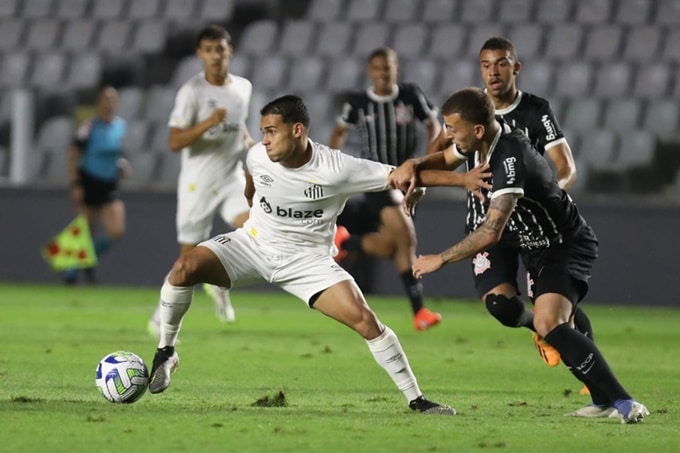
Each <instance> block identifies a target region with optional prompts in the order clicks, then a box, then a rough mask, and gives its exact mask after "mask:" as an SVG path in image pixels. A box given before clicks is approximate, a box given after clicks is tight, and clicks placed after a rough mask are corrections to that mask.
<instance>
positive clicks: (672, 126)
mask: <svg viewBox="0 0 680 453" xmlns="http://www.w3.org/2000/svg"><path fill="white" fill-rule="evenodd" d="M642 130H645V131H649V132H651V133H654V134H656V135H657V136H658V137H660V138H662V139H666V138H669V137H678V136H679V135H680V105H679V104H678V102H677V98H674V99H659V100H655V101H650V102H648V103H647V107H646V108H645V110H644V115H643V119H642Z"/></svg>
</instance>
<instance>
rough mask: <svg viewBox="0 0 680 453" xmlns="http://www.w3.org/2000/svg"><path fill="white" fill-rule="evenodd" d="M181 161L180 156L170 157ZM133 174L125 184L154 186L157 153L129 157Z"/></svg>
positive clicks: (136, 154) (134, 154)
mask: <svg viewBox="0 0 680 453" xmlns="http://www.w3.org/2000/svg"><path fill="white" fill-rule="evenodd" d="M170 157H176V158H177V159H179V158H180V157H179V156H170ZM127 159H128V161H129V162H130V166H131V167H132V172H131V173H130V176H129V177H128V178H126V179H124V180H123V183H125V182H127V181H130V182H131V183H133V184H137V185H142V186H147V185H150V184H152V183H153V182H154V181H155V180H156V178H157V176H156V171H157V164H158V154H157V153H133V154H130V155H128V156H127Z"/></svg>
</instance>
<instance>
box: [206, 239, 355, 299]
mask: <svg viewBox="0 0 680 453" xmlns="http://www.w3.org/2000/svg"><path fill="white" fill-rule="evenodd" d="M198 245H199V247H200V246H202V247H207V248H209V249H210V250H212V251H213V252H214V253H215V255H217V257H218V258H219V260H220V262H222V266H224V269H225V270H226V271H227V274H228V275H229V278H230V279H231V285H232V288H233V287H235V286H244V285H247V284H253V283H258V282H262V281H266V282H269V283H274V284H275V285H277V286H280V287H281V288H283V289H284V290H285V291H287V292H289V293H290V294H292V295H294V296H296V297H298V298H299V299H302V300H303V301H304V302H305V303H307V304H308V305H309V303H310V299H311V298H312V297H313V296H314V295H316V294H318V293H320V292H321V291H323V290H325V289H328V288H330V287H331V286H333V285H335V284H336V283H340V282H342V281H345V280H354V278H353V277H352V276H351V275H350V274H349V273H348V272H347V271H345V270H344V269H343V268H342V267H341V266H339V265H338V264H337V263H336V262H335V261H334V260H333V258H332V257H331V256H330V254H329V255H317V254H309V253H307V254H305V253H301V254H297V255H290V254H287V255H281V254H279V253H280V252H277V251H276V250H273V249H271V248H268V247H263V246H262V245H261V244H259V243H258V242H257V241H256V240H255V238H253V237H252V236H251V235H249V234H248V233H247V232H246V231H245V230H243V229H242V228H239V229H237V230H235V231H232V232H229V233H226V234H220V235H218V236H215V237H213V238H212V239H210V240H207V241H204V242H201V243H200V244H198Z"/></svg>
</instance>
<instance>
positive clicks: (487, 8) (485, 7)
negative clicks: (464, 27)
mask: <svg viewBox="0 0 680 453" xmlns="http://www.w3.org/2000/svg"><path fill="white" fill-rule="evenodd" d="M460 8H461V9H460V14H459V15H458V20H459V21H462V22H463V23H468V24H492V23H493V20H494V19H495V17H494V16H495V11H494V0H475V1H473V2H470V1H467V2H462V3H461V5H460Z"/></svg>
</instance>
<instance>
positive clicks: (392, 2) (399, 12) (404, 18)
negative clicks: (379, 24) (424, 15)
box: [382, 0, 422, 23]
mask: <svg viewBox="0 0 680 453" xmlns="http://www.w3.org/2000/svg"><path fill="white" fill-rule="evenodd" d="M421 10H422V4H421V1H420V0H389V1H388V3H387V4H386V5H385V8H384V13H383V15H382V20H383V21H384V22H389V23H393V22H398V23H403V22H416V21H417V20H418V16H420V12H421Z"/></svg>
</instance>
